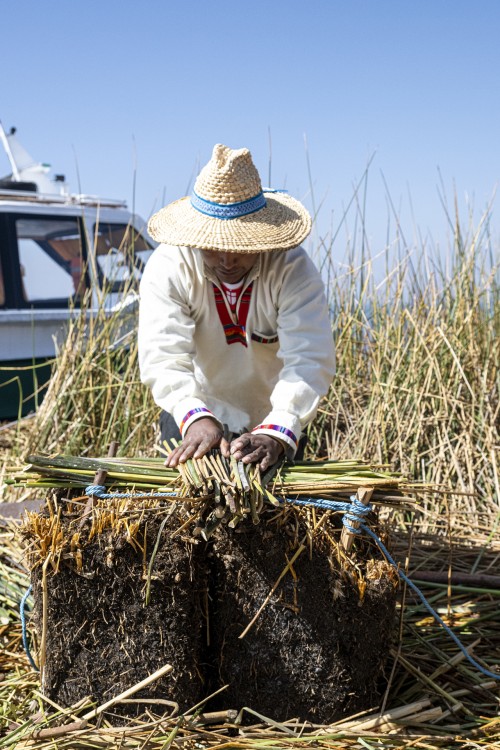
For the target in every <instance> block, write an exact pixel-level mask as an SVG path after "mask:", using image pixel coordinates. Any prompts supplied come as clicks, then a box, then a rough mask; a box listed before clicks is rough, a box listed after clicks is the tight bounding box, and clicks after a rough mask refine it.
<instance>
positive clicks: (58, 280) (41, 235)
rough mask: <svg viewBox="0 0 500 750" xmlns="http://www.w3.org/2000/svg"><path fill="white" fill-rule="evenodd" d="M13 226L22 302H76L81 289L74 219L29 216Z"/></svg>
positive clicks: (80, 257)
mask: <svg viewBox="0 0 500 750" xmlns="http://www.w3.org/2000/svg"><path fill="white" fill-rule="evenodd" d="M15 224H16V232H17V243H18V248H19V262H20V270H21V283H22V293H23V297H24V301H25V302H32V303H37V302H51V301H54V302H61V301H64V302H66V303H67V302H68V301H69V300H70V299H71V300H73V301H78V300H79V298H80V297H81V295H82V294H83V292H84V289H85V273H84V269H83V253H82V241H81V236H80V229H79V225H78V219H76V218H74V219H58V218H48V217H43V216H33V217H29V218H26V217H25V218H19V219H17V220H16V222H15Z"/></svg>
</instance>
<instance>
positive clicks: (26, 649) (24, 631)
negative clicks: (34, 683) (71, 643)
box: [19, 586, 40, 672]
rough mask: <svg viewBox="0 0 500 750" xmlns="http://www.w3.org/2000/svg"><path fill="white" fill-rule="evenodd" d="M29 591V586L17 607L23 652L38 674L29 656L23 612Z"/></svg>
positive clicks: (30, 589)
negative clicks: (19, 616)
mask: <svg viewBox="0 0 500 750" xmlns="http://www.w3.org/2000/svg"><path fill="white" fill-rule="evenodd" d="M31 591H32V587H31V586H29V588H28V590H27V591H26V593H25V594H24V596H23V598H22V599H21V604H20V606H19V614H20V615H21V633H22V638H23V646H24V650H25V651H26V656H27V657H28V661H29V663H30V664H31V666H32V667H33V669H34V670H35V672H39V671H40V670H39V669H38V667H37V665H36V664H35V662H34V661H33V657H32V656H31V651H30V647H29V643H28V632H27V626H26V612H25V608H26V600H27V599H28V597H29V596H30V594H31Z"/></svg>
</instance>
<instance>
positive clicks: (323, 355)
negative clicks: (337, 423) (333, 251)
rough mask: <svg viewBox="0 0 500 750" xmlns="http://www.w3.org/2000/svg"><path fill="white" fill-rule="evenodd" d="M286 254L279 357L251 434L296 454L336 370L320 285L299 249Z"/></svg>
mask: <svg viewBox="0 0 500 750" xmlns="http://www.w3.org/2000/svg"><path fill="white" fill-rule="evenodd" d="M289 252H290V254H291V255H290V262H289V263H286V264H285V265H284V272H283V277H282V280H281V283H280V284H279V287H278V288H279V296H278V300H277V306H278V336H279V343H280V347H279V351H278V356H279V357H280V358H281V359H282V361H283V367H282V369H281V372H280V374H279V379H278V382H277V383H276V386H275V387H274V389H273V392H272V394H271V407H272V409H271V411H270V412H269V414H268V415H267V417H266V418H265V420H264V421H263V422H262V423H261V424H260V425H258V426H257V427H255V428H254V430H253V432H257V433H259V432H260V433H266V434H269V435H272V436H273V437H278V438H279V439H280V440H282V441H284V442H285V443H287V445H288V446H289V447H290V448H291V449H292V453H293V452H295V450H296V448H297V444H298V440H299V437H300V434H301V431H302V430H303V429H304V427H306V425H307V424H309V422H311V420H312V419H313V418H314V416H315V414H316V410H317V408H318V404H319V400H320V398H321V397H322V396H324V395H325V394H326V393H327V392H328V389H329V387H330V384H331V381H332V378H333V376H334V374H335V348H334V343H333V334H332V327H331V323H330V318H329V315H328V307H327V303H326V299H325V292H324V285H323V282H322V280H321V277H320V275H319V273H318V271H317V270H316V268H315V266H314V264H313V263H312V261H311V260H310V258H309V257H308V256H307V254H306V252H305V251H304V250H302V249H301V248H297V249H296V250H294V251H289Z"/></svg>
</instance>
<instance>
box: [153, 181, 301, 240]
mask: <svg viewBox="0 0 500 750" xmlns="http://www.w3.org/2000/svg"><path fill="white" fill-rule="evenodd" d="M264 194H265V197H266V201H267V205H266V206H265V207H264V208H262V209H260V211H256V212H255V213H252V214H247V215H246V216H241V217H239V218H237V219H216V218H213V217H211V216H206V215H205V214H202V213H201V212H200V211H197V210H196V209H195V208H193V206H192V205H191V199H190V198H189V197H186V198H181V199H180V200H178V201H175V202H174V203H170V204H169V205H168V206H165V208H162V209H161V210H160V211H158V213H156V214H154V215H153V216H152V217H151V219H150V220H149V223H148V231H149V234H150V235H151V237H152V238H153V239H154V240H156V241H157V242H163V243H165V244H167V245H178V246H181V247H195V248H198V249H199V250H219V251H221V252H233V253H262V252H269V251H271V250H290V249H291V248H292V247H297V245H300V243H301V242H303V240H305V238H306V237H307V235H308V234H309V232H310V231H311V224H312V222H311V217H310V216H309V213H308V212H307V210H306V209H305V208H304V206H303V205H302V204H301V203H300V202H299V201H298V200H295V198H292V197H290V196H289V195H287V194H285V193H266V192H264Z"/></svg>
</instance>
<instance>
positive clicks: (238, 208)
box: [191, 192, 267, 219]
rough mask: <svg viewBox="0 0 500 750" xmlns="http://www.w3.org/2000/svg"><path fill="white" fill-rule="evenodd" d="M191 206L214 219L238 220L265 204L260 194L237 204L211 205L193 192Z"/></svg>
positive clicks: (258, 209)
mask: <svg viewBox="0 0 500 750" xmlns="http://www.w3.org/2000/svg"><path fill="white" fill-rule="evenodd" d="M191 205H192V206H193V208H195V209H196V210H197V211H199V212H200V213H202V214H205V215H206V216H212V217H213V218H214V219H239V218H240V216H247V214H253V213H255V211H260V209H261V208H265V206H266V205H267V204H266V199H265V198H264V193H262V192H260V193H258V195H255V196H254V197H253V198H249V199H248V200H246V201H239V202H238V203H213V202H212V201H207V200H205V198H201V197H200V196H199V195H197V194H196V193H194V192H193V194H192V195H191Z"/></svg>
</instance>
